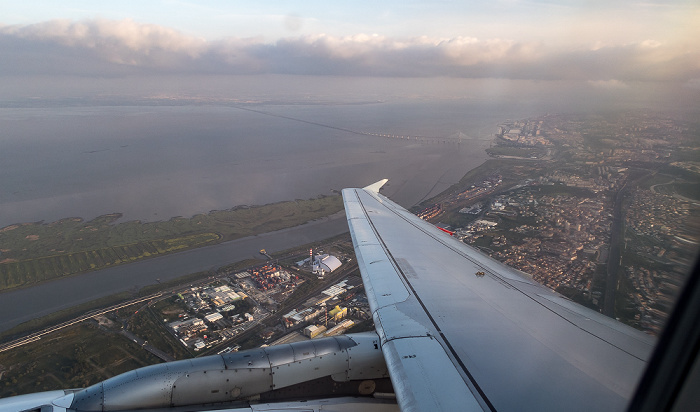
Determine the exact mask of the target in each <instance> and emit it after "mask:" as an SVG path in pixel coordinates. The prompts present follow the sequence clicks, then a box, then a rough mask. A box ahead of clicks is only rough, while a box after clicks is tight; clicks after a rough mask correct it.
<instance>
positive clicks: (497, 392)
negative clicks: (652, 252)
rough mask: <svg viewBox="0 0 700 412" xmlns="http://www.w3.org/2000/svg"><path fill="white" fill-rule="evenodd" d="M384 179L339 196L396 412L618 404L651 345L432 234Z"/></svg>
mask: <svg viewBox="0 0 700 412" xmlns="http://www.w3.org/2000/svg"><path fill="white" fill-rule="evenodd" d="M383 183H385V181H380V182H377V183H375V184H373V185H371V186H368V187H366V188H364V189H345V190H343V198H344V202H345V212H346V214H347V218H348V225H349V227H350V232H351V234H352V240H353V243H354V245H355V252H356V255H357V259H358V263H359V266H360V271H361V272H362V279H363V281H364V284H365V289H366V291H367V295H368V298H369V303H370V307H371V309H372V312H373V317H374V321H375V325H376V328H377V332H378V334H379V336H380V338H381V344H382V347H381V348H382V352H383V354H384V358H385V360H386V364H387V367H388V369H389V372H390V374H391V380H392V383H393V385H394V389H395V391H396V394H397V398H398V401H399V405H400V407H401V409H402V410H403V411H429V410H430V411H434V410H444V411H455V410H482V409H483V410H497V411H523V410H536V411H546V410H585V411H591V410H601V411H602V410H606V411H609V410H623V409H624V408H625V405H626V404H627V402H628V400H629V398H630V397H631V396H632V394H633V392H634V389H635V386H636V383H637V381H638V379H639V377H640V375H641V374H642V372H643V369H644V367H645V365H646V359H647V358H648V357H649V355H650V352H651V350H652V348H653V343H654V340H653V339H652V338H651V337H649V336H647V335H645V334H643V333H641V332H639V331H636V330H634V329H632V328H630V327H628V326H626V325H623V324H621V323H619V322H617V321H615V320H613V319H610V318H607V317H605V316H603V315H601V314H599V313H596V312H594V311H591V310H589V309H587V308H584V307H582V306H580V305H578V304H575V303H573V302H572V301H570V300H568V299H566V298H564V297H562V296H561V295H559V294H557V293H554V292H552V291H551V290H549V289H547V288H545V287H543V286H541V285H539V284H538V283H536V282H534V281H533V280H532V279H531V278H530V277H529V276H527V275H526V274H523V273H521V272H519V271H517V270H515V269H512V268H510V267H508V266H506V265H503V264H501V263H499V262H497V261H495V260H493V259H491V258H490V257H488V256H485V255H484V254H482V253H481V252H479V251H478V250H476V249H474V248H472V247H470V246H468V245H465V244H464V243H462V242H460V241H458V240H456V239H454V238H452V237H450V236H448V235H447V234H445V233H443V232H441V231H440V230H438V229H437V228H435V227H434V226H433V225H431V224H429V223H427V222H424V221H422V220H421V219H419V218H417V217H416V216H414V215H413V214H411V213H409V212H408V211H406V210H405V209H403V208H402V207H400V206H399V205H397V204H395V203H394V202H392V201H390V200H388V199H387V198H386V197H384V196H382V195H381V194H379V193H378V191H379V188H380V187H381V186H382V185H383ZM479 272H481V273H479ZM477 273H478V275H477Z"/></svg>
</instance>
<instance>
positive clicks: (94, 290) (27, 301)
mask: <svg viewBox="0 0 700 412" xmlns="http://www.w3.org/2000/svg"><path fill="white" fill-rule="evenodd" d="M347 231H348V226H347V222H346V220H345V213H343V212H339V213H337V214H335V215H333V216H330V217H328V218H323V219H319V220H316V221H312V222H309V223H306V224H303V225H299V226H295V227H293V228H289V229H283V230H278V231H275V232H270V233H265V234H262V235H257V236H249V237H245V238H241V239H236V240H232V241H229V242H224V243H220V244H217V245H212V246H207V247H203V248H199V249H192V250H188V251H185V252H181V253H174V254H171V255H165V256H159V257H156V258H153V259H148V260H143V261H140V262H135V263H131V264H127V265H120V266H115V267H112V268H109V269H103V270H98V271H94V272H89V273H85V274H82V275H77V276H71V277H67V278H62V279H57V280H54V281H51V282H46V283H42V284H39V285H36V286H32V287H29V288H25V289H19V290H14V291H8V292H4V293H0V332H2V331H6V330H8V329H10V328H12V327H14V326H16V325H19V324H20V323H23V322H26V321H29V320H32V319H35V318H38V317H41V316H46V315H48V314H51V313H54V312H56V311H59V310H63V309H67V308H70V307H73V306H75V305H79V304H82V303H86V302H89V301H92V300H95V299H98V298H101V297H105V296H109V295H112V294H114V293H118V292H124V291H129V290H138V289H140V288H142V287H144V286H147V285H152V284H155V283H158V280H160V281H167V280H170V279H175V278H178V277H180V276H184V275H187V274H190V273H196V272H201V271H207V270H211V269H216V268H218V267H221V266H224V265H227V264H230V263H233V262H238V261H241V260H244V259H249V258H256V259H259V258H260V253H259V252H260V249H266V250H267V251H268V252H277V251H282V250H286V249H291V248H293V247H296V246H299V245H303V244H305V243H311V242H316V241H320V240H323V239H328V238H330V237H333V236H337V235H339V234H342V233H345V232H347Z"/></svg>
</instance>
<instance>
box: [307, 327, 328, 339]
mask: <svg viewBox="0 0 700 412" xmlns="http://www.w3.org/2000/svg"><path fill="white" fill-rule="evenodd" d="M325 331H326V327H325V326H323V325H320V326H318V325H310V326H307V327H306V328H304V335H305V336H308V337H309V338H311V339H313V338H315V337H316V336H318V335H320V334H321V333H323V332H325Z"/></svg>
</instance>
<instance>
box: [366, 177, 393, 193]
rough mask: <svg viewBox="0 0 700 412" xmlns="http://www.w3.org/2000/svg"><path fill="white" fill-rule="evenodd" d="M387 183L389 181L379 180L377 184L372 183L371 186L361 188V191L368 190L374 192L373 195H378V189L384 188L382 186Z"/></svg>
mask: <svg viewBox="0 0 700 412" xmlns="http://www.w3.org/2000/svg"><path fill="white" fill-rule="evenodd" d="M388 181H389V179H382V180H380V181H378V182H375V183H372V184H371V185H369V186H365V187H363V189H364V190H369V191H371V192H374V193H379V189H381V188H382V186H384V184H385V183H386V182H388Z"/></svg>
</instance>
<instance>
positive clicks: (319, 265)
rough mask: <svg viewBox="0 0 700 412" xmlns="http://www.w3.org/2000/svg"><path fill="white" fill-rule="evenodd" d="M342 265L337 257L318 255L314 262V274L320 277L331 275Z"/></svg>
mask: <svg viewBox="0 0 700 412" xmlns="http://www.w3.org/2000/svg"><path fill="white" fill-rule="evenodd" d="M340 265H341V263H340V260H338V258H337V257H335V256H331V255H318V256H316V259H315V260H314V265H313V272H314V273H315V274H317V275H319V276H323V275H324V274H325V273H331V272H333V271H334V270H336V269H338V268H339V267H340Z"/></svg>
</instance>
